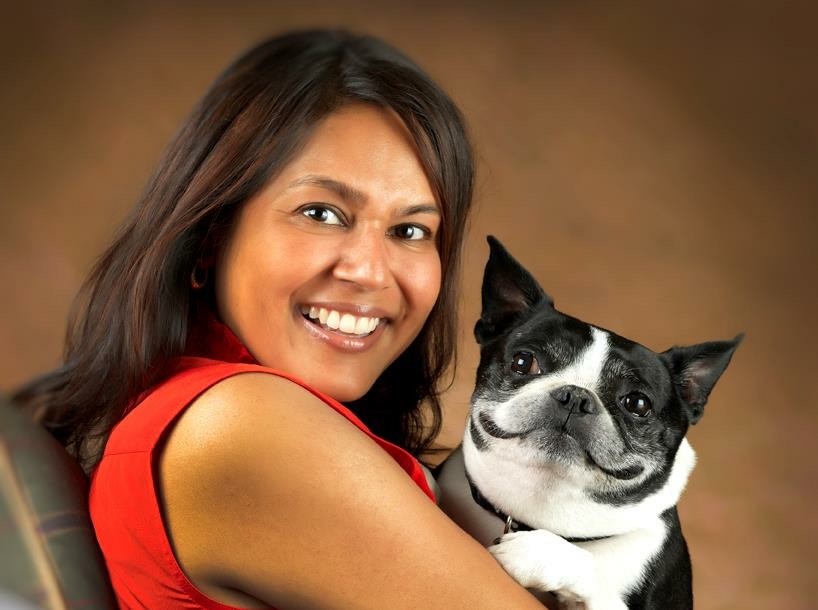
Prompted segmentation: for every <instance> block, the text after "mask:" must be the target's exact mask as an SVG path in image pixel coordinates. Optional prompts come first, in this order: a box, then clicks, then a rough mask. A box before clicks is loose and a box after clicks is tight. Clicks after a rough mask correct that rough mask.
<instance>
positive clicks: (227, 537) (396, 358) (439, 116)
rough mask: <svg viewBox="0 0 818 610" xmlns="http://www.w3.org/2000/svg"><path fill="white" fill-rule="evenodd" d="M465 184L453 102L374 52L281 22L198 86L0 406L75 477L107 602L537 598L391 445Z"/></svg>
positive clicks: (435, 375)
mask: <svg viewBox="0 0 818 610" xmlns="http://www.w3.org/2000/svg"><path fill="white" fill-rule="evenodd" d="M471 194H472V160H471V153H470V149H469V145H468V141H467V139H466V135H465V130H464V128H463V124H462V120H461V117H460V115H459V113H458V111H457V110H456V108H455V107H454V105H453V104H452V102H451V101H450V100H449V99H448V97H447V96H446V95H445V94H444V93H443V92H442V91H440V89H439V88H438V87H437V86H436V85H435V84H434V83H432V82H431V80H430V79H429V78H428V77H427V76H426V75H424V74H423V73H422V72H421V71H420V69H419V68H417V67H416V66H415V65H414V64H413V63H412V62H411V61H409V60H408V59H406V58H405V57H404V56H402V55H401V54H399V53H398V52H396V51H395V50H394V49H392V48H390V47H388V46H387V45H385V44H384V43H382V42H380V41H378V40H375V39H372V38H367V37H356V36H351V35H348V34H345V33H341V32H332V31H310V32H299V33H294V34H289V35H285V36H281V37H278V38H274V39H271V40H269V41H267V42H265V43H263V44H261V45H259V46H258V47H256V48H254V49H252V50H250V51H249V52H248V53H246V54H245V55H244V56H243V57H241V58H240V59H239V60H238V61H237V62H236V63H235V64H233V65H232V66H231V67H229V68H228V69H227V70H226V71H225V73H224V74H222V76H221V77H219V78H218V79H217V81H216V82H215V84H214V85H213V86H212V88H211V90H210V91H209V92H208V93H207V94H206V95H205V97H204V98H203V100H202V102H201V103H200V105H199V106H198V108H197V109H196V110H195V111H194V113H193V114H192V116H191V117H190V118H189V119H188V120H187V122H186V123H185V125H184V126H183V128H182V130H181V132H180V133H179V135H178V136H177V138H176V139H175V141H174V142H173V143H172V145H171V146H170V148H169V150H168V152H167V154H166V156H165V158H164V160H163V161H162V163H161V164H160V167H159V170H158V172H157V173H156V175H155V176H154V177H153V179H152V180H151V182H150V184H149V186H148V188H147V190H146V193H145V195H144V197H143V199H142V201H140V202H139V204H138V205H137V206H136V208H135V210H134V213H133V215H132V216H131V218H130V219H129V220H128V221H127V222H126V224H125V227H124V228H123V230H122V231H121V233H120V235H119V236H118V238H117V239H116V241H115V242H114V244H113V245H112V246H111V248H110V249H109V250H108V251H107V253H106V254H105V255H104V257H103V258H102V259H101V260H100V262H99V263H98V265H97V266H96V268H95V269H94V271H93V273H92V275H91V277H90V279H89V281H88V282H87V284H86V286H85V291H84V295H85V296H84V300H82V301H80V303H81V305H80V306H79V309H78V310H77V315H76V318H75V321H74V322H73V325H72V327H71V333H70V336H69V341H68V345H67V352H66V361H65V364H64V366H63V367H62V368H61V369H59V370H57V371H55V372H53V373H51V374H49V375H47V376H46V377H44V378H43V379H41V380H39V381H37V382H35V383H33V384H32V385H31V386H29V387H28V388H26V389H24V390H23V391H21V392H20V393H19V395H18V399H19V400H21V401H22V402H24V403H27V404H28V405H30V406H31V407H32V408H34V409H36V410H37V412H38V413H39V415H40V417H41V419H42V421H43V422H44V423H45V425H46V426H47V427H48V428H49V429H50V430H51V431H52V432H53V433H54V434H55V435H56V436H57V438H59V439H60V440H61V441H62V442H63V443H64V444H65V445H66V447H67V448H68V449H69V450H70V451H71V452H72V453H73V454H74V455H76V456H77V457H78V459H80V460H81V462H82V463H83V464H84V465H85V467H86V468H87V469H88V470H89V471H90V472H91V493H90V501H89V502H90V508H91V515H92V520H93V522H94V528H95V531H96V533H97V537H98V540H99V542H100V546H101V548H102V550H103V554H104V556H105V559H106V563H107V565H108V568H109V571H110V574H111V578H112V581H113V584H114V589H115V591H116V593H117V596H118V599H119V602H120V604H121V606H122V607H123V608H235V607H241V608H257V607H270V606H273V607H278V608H379V609H382V608H458V607H469V608H508V607H514V608H537V607H540V606H539V605H538V603H537V602H536V601H535V600H534V598H533V597H531V596H530V595H529V594H528V593H527V592H526V591H525V590H524V589H522V588H520V587H519V586H517V585H516V584H515V583H514V582H513V581H512V580H511V579H510V578H509V577H508V576H507V575H506V574H505V573H504V572H503V571H502V569H501V568H500V567H499V566H498V565H497V564H496V563H495V562H494V560H493V559H492V558H491V557H490V555H489V554H488V553H487V552H486V551H485V550H484V549H482V547H480V546H479V545H478V544H477V543H475V542H474V541H472V540H471V539H470V538H469V537H468V536H466V535H465V534H464V533H463V532H461V531H460V530H459V529H458V528H457V527H456V526H454V525H453V524H452V523H451V521H449V520H448V519H447V518H446V517H445V516H444V515H443V514H442V513H441V512H440V511H439V510H438V509H437V508H436V506H435V504H434V503H433V502H431V501H430V497H432V498H433V494H432V492H431V491H430V490H429V488H428V484H427V483H426V480H425V478H424V476H423V473H422V471H421V469H420V466H419V464H418V462H417V460H416V458H415V457H413V456H417V455H419V454H420V452H422V451H423V450H424V449H426V448H428V446H429V444H430V443H431V441H432V440H433V438H434V436H435V434H436V433H437V431H438V428H439V424H440V407H439V403H438V399H437V386H438V382H439V380H440V378H441V376H442V374H443V373H444V371H445V370H446V368H447V367H448V366H449V365H450V364H451V362H452V359H453V356H454V343H455V332H454V329H455V310H456V298H455V289H456V283H455V282H456V277H457V267H458V262H459V248H460V244H461V242H462V238H463V230H464V227H465V224H466V217H467V214H468V210H469V207H470V203H471ZM341 403H343V404H341ZM424 405H425V406H426V407H428V408H424ZM103 449H104V450H103ZM407 475H408V476H407Z"/></svg>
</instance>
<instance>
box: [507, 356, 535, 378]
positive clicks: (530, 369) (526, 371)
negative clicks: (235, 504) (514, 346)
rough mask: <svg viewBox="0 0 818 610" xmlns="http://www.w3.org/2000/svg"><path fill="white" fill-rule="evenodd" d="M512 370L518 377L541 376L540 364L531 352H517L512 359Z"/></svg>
mask: <svg viewBox="0 0 818 610" xmlns="http://www.w3.org/2000/svg"><path fill="white" fill-rule="evenodd" d="M511 370H512V371H514V372H515V373H517V374H518V375H539V374H540V373H542V370H541V369H540V363H539V362H537V359H536V358H535V357H534V354H532V353H531V352H517V353H516V354H514V356H513V357H512V359H511Z"/></svg>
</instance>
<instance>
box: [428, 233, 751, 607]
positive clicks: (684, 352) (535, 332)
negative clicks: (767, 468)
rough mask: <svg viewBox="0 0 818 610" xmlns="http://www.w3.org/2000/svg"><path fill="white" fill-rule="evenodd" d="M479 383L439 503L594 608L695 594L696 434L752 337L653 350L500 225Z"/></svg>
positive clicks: (512, 566) (570, 602)
mask: <svg viewBox="0 0 818 610" xmlns="http://www.w3.org/2000/svg"><path fill="white" fill-rule="evenodd" d="M489 245H490V248H491V253H490V256H489V260H488V263H487V264H486V269H485V275H484V278H483V289H482V292H483V295H482V296H483V311H482V314H481V318H480V320H479V321H478V322H477V325H476V327H475V331H474V332H475V336H476V338H477V341H478V343H479V344H480V346H481V356H480V365H479V368H478V371H477V385H476V388H475V391H474V394H473V397H472V405H471V410H470V413H469V418H468V422H467V426H466V433H465V437H464V439H463V444H462V446H461V448H459V449H458V450H457V451H456V452H455V453H454V454H453V455H452V456H451V457H450V458H449V459H448V460H447V461H446V463H445V464H444V466H443V468H442V470H441V473H440V476H439V478H438V483H439V485H440V486H441V488H442V489H441V507H442V508H443V509H444V510H445V511H446V512H448V513H449V514H450V516H452V517H453V518H454V519H455V521H457V522H458V523H460V525H461V526H462V527H464V529H466V530H467V531H469V532H470V533H471V534H472V535H473V536H475V537H476V538H477V539H478V540H480V541H481V542H482V543H483V544H485V545H487V546H489V545H491V541H492V540H493V539H494V538H497V537H498V536H499V535H500V534H503V531H504V530H503V525H504V524H505V526H506V527H505V531H506V532H507V533H505V534H503V535H502V537H501V538H500V539H499V541H495V544H493V545H492V546H490V548H489V550H490V551H491V552H492V553H493V554H494V556H495V557H496V558H497V560H498V561H499V562H500V563H501V564H502V566H503V567H504V568H505V569H506V571H507V572H508V573H509V574H511V576H513V577H514V578H515V579H516V580H517V581H518V582H520V583H521V584H522V585H524V586H525V587H527V588H529V589H531V590H532V591H535V592H548V591H550V592H553V593H554V594H555V595H556V596H557V598H558V599H559V600H560V602H561V604H562V606H563V607H577V606H579V607H581V606H582V604H584V605H585V607H586V608H588V609H589V610H613V609H622V608H629V609H631V610H634V609H637V608H638V609H662V610H675V609H682V608H692V606H693V600H692V591H691V567H690V558H689V555H688V551H687V545H686V544H685V540H684V538H683V536H682V531H681V527H680V524H679V517H678V514H677V512H676V503H677V501H678V499H679V496H680V495H681V493H682V490H683V488H684V486H685V484H686V482H687V478H688V476H689V474H690V472H691V470H692V468H693V464H694V462H695V455H694V453H693V449H692V448H691V447H690V444H689V443H688V441H687V440H686V439H685V433H686V432H687V429H688V426H689V425H690V424H695V423H696V422H697V421H698V420H699V418H700V417H701V416H702V411H703V408H704V405H705V402H706V401H707V397H708V395H709V394H710V391H711V390H712V389H713V386H714V384H715V383H716V381H717V380H718V378H719V376H720V375H721V374H722V372H724V369H725V368H726V367H727V365H728V363H729V362H730V358H731V356H732V354H733V352H734V350H735V349H736V347H737V345H738V343H739V342H740V340H741V336H739V337H737V338H736V339H734V340H732V341H714V342H709V343H702V344H699V345H694V346H690V347H676V348H673V349H670V350H668V351H666V352H663V353H655V352H653V351H651V350H649V349H647V348H646V347H643V346H642V345H639V344H638V343H634V342H633V341H630V340H628V339H625V338H623V337H620V336H619V335H616V334H614V333H612V332H610V331H607V330H604V329H602V328H599V327H597V326H594V325H591V324H588V323H586V322H582V321H580V320H577V319H576V318H572V317H570V316H568V315H565V314H563V313H561V312H559V311H557V310H556V309H554V304H553V301H552V300H551V298H550V297H549V296H548V295H547V294H546V293H545V292H544V291H543V290H542V288H541V287H540V285H539V284H538V283H537V281H536V280H535V279H534V278H533V277H532V276H531V275H530V274H529V273H528V272H527V271H526V270H525V269H524V268H523V267H522V266H521V265H520V264H519V263H518V262H517V261H516V260H514V258H512V257H511V255H510V254H509V253H508V252H507V251H506V250H505V249H504V248H503V246H502V245H501V244H500V243H499V242H498V241H497V240H495V239H494V238H492V237H489Z"/></svg>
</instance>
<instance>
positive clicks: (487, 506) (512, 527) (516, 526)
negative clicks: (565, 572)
mask: <svg viewBox="0 0 818 610" xmlns="http://www.w3.org/2000/svg"><path fill="white" fill-rule="evenodd" d="M466 480H467V481H468V482H469V490H470V491H471V497H472V498H473V499H474V501H475V502H476V503H477V504H478V505H479V506H480V507H481V508H483V509H484V510H487V511H489V512H490V513H492V514H493V515H495V516H497V517H499V518H500V519H501V520H502V521H503V522H504V523H505V524H506V526H505V529H504V531H503V534H504V535H505V534H508V533H509V532H529V531H531V530H535V529H538V528H535V527H531V526H530V525H528V524H527V523H523V522H522V521H518V520H517V519H515V518H514V517H512V516H511V515H509V514H507V513H504V512H503V511H502V510H500V509H499V508H497V507H496V506H494V504H492V503H491V502H489V500H488V499H487V498H486V496H484V495H483V494H482V493H480V490H479V489H477V486H476V485H475V484H474V483H473V482H472V480H471V477H470V476H469V474H468V473H466ZM561 537H562V538H564V539H565V540H566V541H568V542H571V543H574V542H593V541H594V540H605V539H606V538H613V536H595V537H591V538H568V537H566V536H561ZM499 542H500V538H497V539H496V540H495V541H494V544H498V543H499Z"/></svg>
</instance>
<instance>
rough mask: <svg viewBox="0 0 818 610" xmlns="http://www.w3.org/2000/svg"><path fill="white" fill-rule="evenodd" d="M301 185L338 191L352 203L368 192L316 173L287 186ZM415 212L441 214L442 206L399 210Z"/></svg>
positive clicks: (422, 205) (415, 206)
mask: <svg viewBox="0 0 818 610" xmlns="http://www.w3.org/2000/svg"><path fill="white" fill-rule="evenodd" d="M299 186H316V187H318V188H323V189H327V190H328V191H332V192H334V193H336V194H337V195H338V196H339V197H341V198H342V199H344V200H345V201H348V202H350V203H355V204H361V203H363V202H364V201H366V199H367V196H366V193H364V192H363V191H360V190H358V189H356V188H355V187H354V186H352V185H350V184H347V183H346V182H341V181H340V180H335V179H334V178H329V177H327V176H319V175H315V174H308V175H306V176H302V177H301V178H296V179H295V180H293V181H292V182H290V184H289V185H288V186H287V188H296V187H299ZM413 214H437V215H438V216H440V215H441V214H440V208H439V207H438V206H437V205H435V204H433V203H421V204H418V205H410V206H407V207H405V208H401V209H400V210H399V211H398V214H397V215H398V216H411V215H413Z"/></svg>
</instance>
